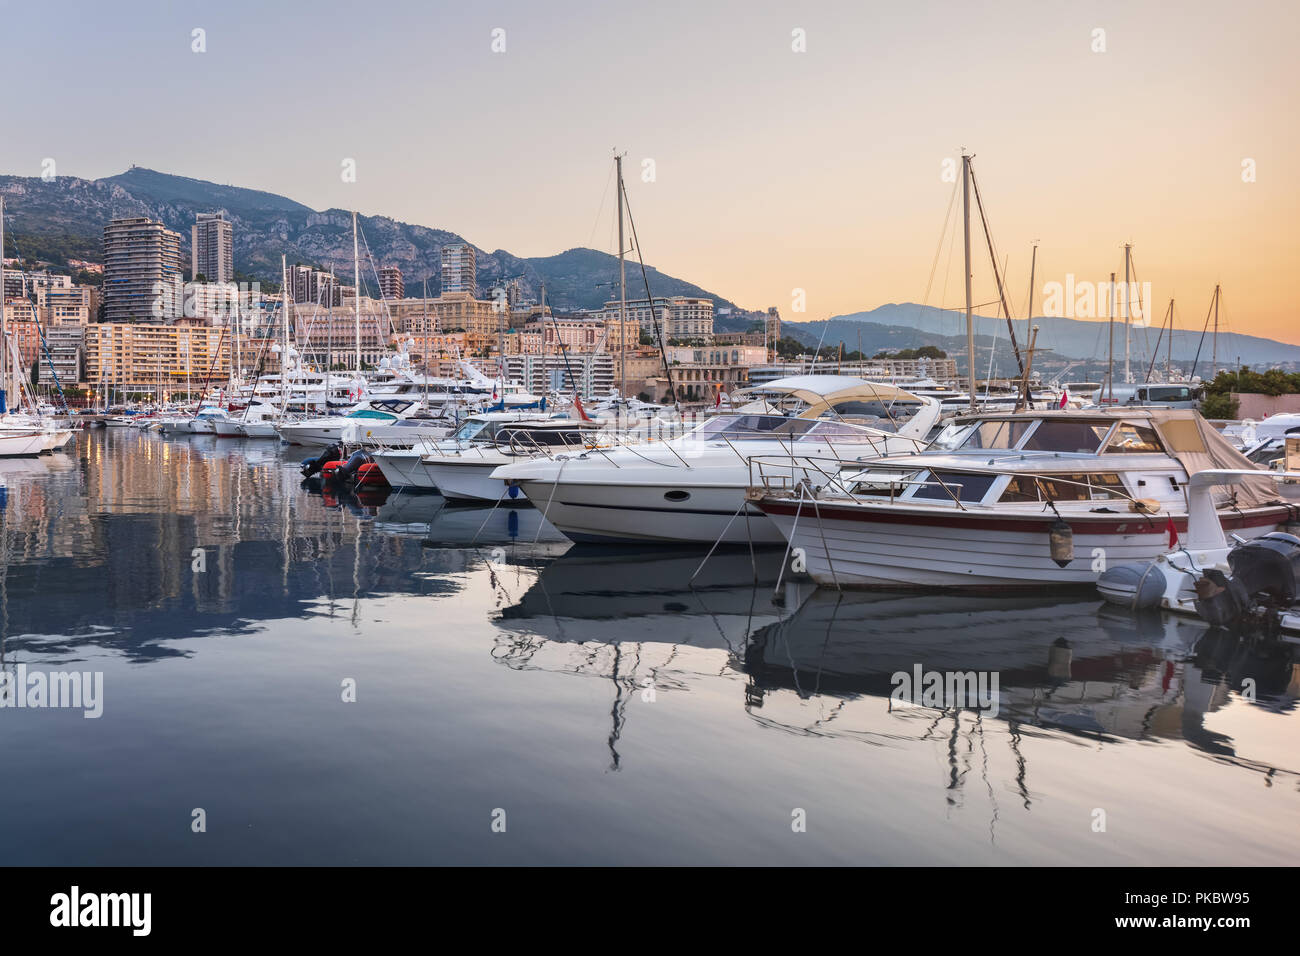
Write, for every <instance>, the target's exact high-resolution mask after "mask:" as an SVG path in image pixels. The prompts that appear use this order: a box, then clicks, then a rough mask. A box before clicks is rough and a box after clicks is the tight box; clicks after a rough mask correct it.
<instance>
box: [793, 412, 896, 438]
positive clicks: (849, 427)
mask: <svg viewBox="0 0 1300 956" xmlns="http://www.w3.org/2000/svg"><path fill="white" fill-rule="evenodd" d="M871 427H873V428H876V427H879V426H874V425H873V426H871ZM882 430H883V429H882ZM797 440H798V441H799V442H808V443H811V442H832V441H837V442H858V443H860V444H861V443H869V442H877V441H883V440H884V436H881V435H873V434H871V432H869V431H867V430H866V429H865V428H863V427H861V426H860V425H855V424H852V423H849V422H837V421H829V420H827V419H825V418H821V419H817V420H816V421H814V422H813V424H812V427H811V428H809V429H808V430H807V431H806V432H804V433H803V434H802V435H800V436H799V438H798V439H797Z"/></svg>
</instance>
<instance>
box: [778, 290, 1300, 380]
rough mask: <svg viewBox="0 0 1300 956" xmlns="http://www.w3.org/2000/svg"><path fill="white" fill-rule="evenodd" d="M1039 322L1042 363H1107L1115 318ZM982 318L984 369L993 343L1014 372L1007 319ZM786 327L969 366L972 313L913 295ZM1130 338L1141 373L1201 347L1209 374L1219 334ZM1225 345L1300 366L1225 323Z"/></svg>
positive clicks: (1296, 358)
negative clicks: (946, 357)
mask: <svg viewBox="0 0 1300 956" xmlns="http://www.w3.org/2000/svg"><path fill="white" fill-rule="evenodd" d="M1032 324H1033V325H1037V326H1038V338H1037V341H1036V344H1035V356H1036V357H1035V360H1034V361H1035V367H1039V365H1040V363H1044V362H1046V363H1051V364H1053V365H1057V366H1059V364H1060V363H1061V362H1062V361H1066V362H1072V361H1073V362H1079V363H1081V364H1080V367H1079V368H1078V369H1077V370H1076V373H1082V372H1085V371H1089V370H1091V371H1094V372H1095V371H1096V370H1098V369H1100V368H1101V367H1102V365H1103V364H1104V363H1105V361H1106V357H1107V354H1108V353H1109V351H1110V334H1111V329H1110V323H1109V322H1107V321H1097V320H1085V319H1066V318H1057V317H1053V316H1039V317H1038V318H1035V319H1034V320H1033V322H1032ZM974 325H975V335H976V353H977V355H979V356H981V357H980V359H979V363H980V364H979V366H977V369H976V371H977V373H978V374H980V375H983V374H986V373H987V371H988V366H987V364H985V363H987V362H988V361H989V350H990V349H993V368H994V374H995V375H1009V374H1013V373H1014V371H1015V368H1016V363H1015V356H1014V355H1013V353H1012V351H1011V348H1010V344H1009V341H1008V333H1007V323H1006V320H1005V319H1001V318H993V317H990V316H976V317H975V321H974ZM1030 325H1031V323H1028V322H1026V321H1025V320H1024V319H1017V320H1016V321H1015V330H1016V340H1017V342H1018V343H1019V345H1020V348H1021V349H1022V351H1023V350H1024V348H1025V346H1026V344H1027V342H1028V338H1029V326H1030ZM782 329H783V334H788V335H791V336H793V337H795V338H797V339H798V340H799V341H801V342H804V343H805V344H809V345H813V346H815V345H816V344H817V343H818V342H821V343H823V345H824V346H825V347H830V348H832V349H833V348H834V347H835V346H837V345H838V343H840V342H843V343H844V347H845V349H846V350H853V349H857V348H858V347H859V346H858V342H859V341H861V343H862V345H861V350H862V351H863V352H865V353H867V354H875V353H876V352H879V351H881V350H885V349H904V348H916V347H917V346H920V345H937V346H939V347H940V348H942V349H945V350H946V351H947V352H948V354H950V355H953V356H955V357H957V358H958V363H959V365H960V366H961V367H962V368H963V369H964V368H965V351H966V315H965V313H964V312H959V311H956V310H954V309H938V308H934V307H933V306H924V305H917V304H915V303H910V302H904V303H891V304H889V305H882V306H880V307H879V308H875V309H871V310H870V311H865V312H854V313H852V314H849V315H840V316H835V317H833V318H831V319H828V320H826V321H818V322H801V323H791V322H786V323H783V325H782ZM1114 335H1115V342H1114V349H1115V361H1116V369H1117V375H1118V369H1120V368H1122V364H1123V361H1124V326H1123V324H1122V323H1116V324H1115V328H1114ZM1129 338H1130V345H1129V352H1130V356H1131V363H1132V368H1133V370H1134V374H1135V376H1137V377H1141V376H1142V375H1144V373H1145V371H1146V368H1147V366H1148V364H1149V363H1150V361H1151V357H1152V355H1153V353H1156V367H1157V368H1163V367H1164V363H1165V359H1166V356H1168V357H1169V358H1170V360H1171V362H1172V364H1173V365H1174V366H1175V367H1180V368H1182V369H1184V370H1186V369H1188V368H1190V366H1191V365H1192V363H1193V362H1194V361H1197V359H1198V352H1199V364H1197V374H1200V375H1207V374H1208V373H1209V370H1210V366H1211V362H1212V358H1213V356H1214V354H1215V344H1214V339H1213V334H1212V332H1211V331H1209V330H1206V331H1204V332H1203V331H1202V330H1201V329H1190V330H1189V329H1175V330H1174V331H1173V333H1172V338H1171V333H1169V332H1168V331H1166V332H1165V333H1164V335H1163V337H1161V336H1160V328H1159V324H1158V323H1157V324H1155V325H1153V326H1151V327H1149V328H1145V327H1141V328H1140V327H1136V326H1135V327H1133V328H1131V329H1130V335H1129ZM1157 344H1158V346H1159V348H1158V349H1157ZM1217 348H1218V363H1219V366H1220V367H1224V366H1233V365H1236V364H1237V363H1238V362H1240V363H1241V364H1243V365H1253V366H1261V365H1262V366H1268V367H1271V366H1274V365H1300V345H1290V344H1287V343H1285V342H1277V341H1274V340H1273V339H1266V338H1261V337H1259V336H1255V335H1244V334H1241V333H1238V332H1230V331H1224V330H1223V329H1222V328H1221V329H1220V332H1219V340H1218V347H1217ZM1117 381H1118V379H1117Z"/></svg>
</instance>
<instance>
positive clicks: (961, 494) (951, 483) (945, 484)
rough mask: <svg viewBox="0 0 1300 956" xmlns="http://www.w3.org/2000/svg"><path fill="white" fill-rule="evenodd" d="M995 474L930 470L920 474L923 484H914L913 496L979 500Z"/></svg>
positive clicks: (993, 479) (990, 485)
mask: <svg viewBox="0 0 1300 956" xmlns="http://www.w3.org/2000/svg"><path fill="white" fill-rule="evenodd" d="M997 478H998V476H997V475H983V474H980V473H978V472H961V471H932V472H928V473H926V474H925V475H923V476H921V479H920V480H921V481H922V482H925V484H919V485H917V486H916V491H914V492H913V493H912V497H913V498H930V499H933V500H935V501H952V500H953V498H956V499H957V500H958V501H979V500H981V499H982V498H983V497H984V496H985V495H986V494H987V493H988V490H989V488H990V487H992V485H993V482H994V481H996V480H997Z"/></svg>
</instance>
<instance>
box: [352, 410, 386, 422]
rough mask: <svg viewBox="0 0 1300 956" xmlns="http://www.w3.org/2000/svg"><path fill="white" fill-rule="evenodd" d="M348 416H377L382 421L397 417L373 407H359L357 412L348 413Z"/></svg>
mask: <svg viewBox="0 0 1300 956" xmlns="http://www.w3.org/2000/svg"><path fill="white" fill-rule="evenodd" d="M348 418H377V419H380V420H381V421H385V422H391V421H393V420H394V419H396V418H397V416H396V415H392V414H390V413H388V412H379V411H375V409H373V408H358V409H357V410H356V411H355V412H352V413H351V414H349V415H348Z"/></svg>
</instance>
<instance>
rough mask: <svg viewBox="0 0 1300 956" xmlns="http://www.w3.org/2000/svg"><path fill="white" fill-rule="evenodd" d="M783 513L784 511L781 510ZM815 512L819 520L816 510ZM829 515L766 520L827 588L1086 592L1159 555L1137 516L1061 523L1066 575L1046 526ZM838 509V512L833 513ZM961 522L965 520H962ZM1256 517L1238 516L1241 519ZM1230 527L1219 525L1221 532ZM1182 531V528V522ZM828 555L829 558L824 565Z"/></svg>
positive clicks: (1254, 528)
mask: <svg viewBox="0 0 1300 956" xmlns="http://www.w3.org/2000/svg"><path fill="white" fill-rule="evenodd" d="M783 504H786V502H783ZM819 510H820V512H821V514H820V518H819V516H818V511H819ZM836 510H837V507H836V506H835V505H832V504H829V503H827V502H818V504H817V507H816V508H815V507H814V506H813V502H812V501H809V500H805V501H804V503H803V506H802V510H801V512H800V513H799V515H798V523H797V526H796V518H795V516H794V515H791V514H773V513H771V511H769V513H768V514H769V518H770V520H771V522H772V523H773V525H775V527H776V528H777V529H778V530H780V532H781V533H782V536H783V537H785V538H786V539H787V540H789V541H790V544H791V547H792V551H794V552H795V553H797V554H798V556H799V563H801V564H803V565H804V566H805V567H806V569H807V573H808V574H809V576H811V577H812V579H813V580H814V581H816V582H817V583H818V584H821V585H826V586H831V587H836V586H838V587H923V588H933V587H937V588H1025V587H1047V586H1052V585H1058V586H1059V585H1070V584H1095V583H1096V581H1097V578H1098V577H1099V576H1100V574H1101V572H1102V571H1103V570H1105V568H1106V567H1107V566H1109V565H1114V564H1119V563H1122V562H1125V561H1146V560H1151V559H1153V558H1155V557H1156V556H1157V555H1159V554H1162V553H1164V552H1165V551H1167V550H1168V547H1169V539H1168V533H1167V531H1166V530H1165V525H1164V519H1163V518H1161V519H1160V520H1154V519H1153V520H1151V521H1148V520H1146V519H1144V518H1142V517H1140V516H1137V515H1128V516H1123V515H1121V516H1117V517H1116V518H1113V519H1110V520H1109V521H1108V522H1107V523H1108V524H1109V525H1110V526H1111V528H1112V529H1122V530H1107V531H1100V530H1099V531H1097V532H1093V531H1090V530H1089V529H1088V528H1087V522H1086V521H1085V520H1083V519H1081V518H1079V517H1078V516H1076V515H1066V521H1067V522H1069V523H1070V524H1071V527H1072V529H1073V541H1074V559H1073V560H1072V561H1070V562H1069V563H1068V564H1067V565H1066V566H1065V567H1060V566H1058V565H1057V564H1056V562H1055V561H1053V560H1052V556H1051V550H1050V543H1049V539H1048V533H1047V525H1048V524H1050V522H1051V521H1052V520H1053V516H1051V515H1050V514H1049V515H1048V516H1047V518H1036V519H1033V520H1028V521H1025V522H1023V523H1024V525H1025V530H1014V529H1010V530H1003V529H1002V528H1001V527H988V525H994V524H996V525H1003V524H1015V523H1017V522H1014V521H1008V520H1006V519H1000V518H999V516H997V515H996V514H991V513H989V512H985V513H984V514H982V515H980V516H978V517H975V518H971V519H962V518H961V517H960V516H958V515H956V514H954V515H952V516H950V517H949V518H948V519H947V520H946V521H944V522H942V523H933V524H924V523H900V522H899V520H898V519H900V518H904V517H905V515H904V514H903V513H902V511H901V509H899V508H892V509H891V507H890V506H888V505H881V506H879V510H880V511H882V512H883V511H889V510H892V511H893V512H894V515H893V517H894V519H895V520H887V518H888V517H889V516H887V515H881V516H880V517H879V518H878V519H877V520H873V519H872V516H871V515H869V514H866V513H865V509H863V511H862V512H855V513H854V514H853V516H852V517H846V518H837V517H835V516H834V515H835V512H836ZM839 510H844V509H842V508H841V509H839ZM1269 513H1271V514H1273V516H1274V519H1275V520H1273V521H1271V522H1270V521H1267V520H1265V521H1262V522H1261V523H1256V524H1246V525H1243V526H1241V527H1235V528H1231V530H1235V532H1236V533H1237V534H1239V535H1241V536H1242V537H1243V538H1253V537H1259V536H1260V535H1263V534H1267V533H1268V532H1269V531H1272V530H1274V529H1275V528H1276V526H1277V522H1276V519H1277V518H1278V517H1279V516H1280V514H1281V513H1280V512H1278V511H1277V510H1276V509H1273V510H1272V511H1271V512H1269ZM966 514H969V512H966ZM1254 514H1256V513H1253V512H1247V515H1254ZM1229 524H1230V519H1225V525H1229ZM1182 526H1183V527H1185V519H1183V523H1182ZM828 554H829V558H828Z"/></svg>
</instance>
